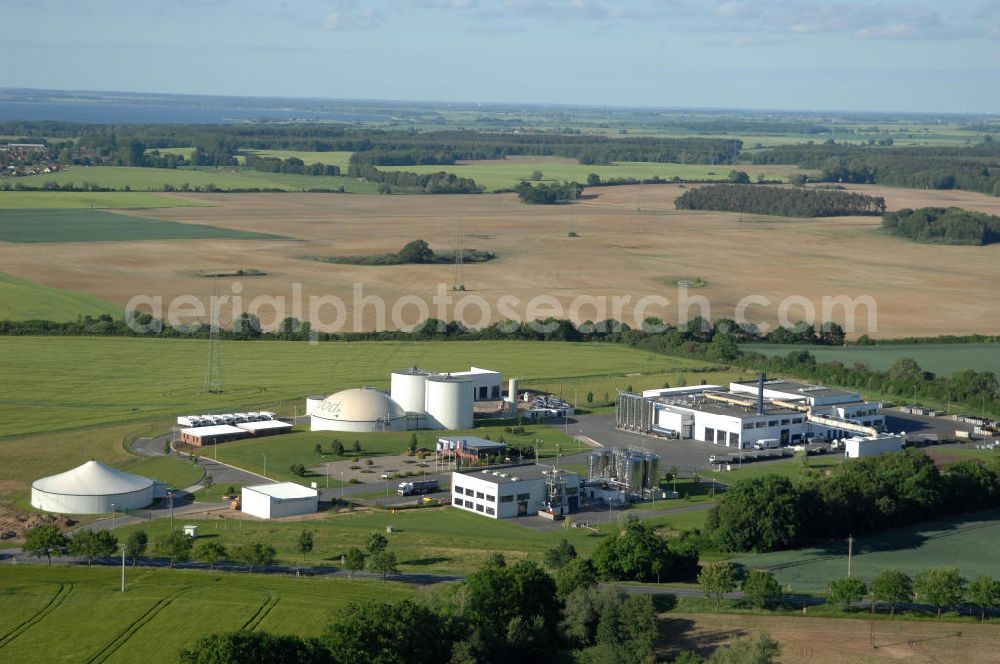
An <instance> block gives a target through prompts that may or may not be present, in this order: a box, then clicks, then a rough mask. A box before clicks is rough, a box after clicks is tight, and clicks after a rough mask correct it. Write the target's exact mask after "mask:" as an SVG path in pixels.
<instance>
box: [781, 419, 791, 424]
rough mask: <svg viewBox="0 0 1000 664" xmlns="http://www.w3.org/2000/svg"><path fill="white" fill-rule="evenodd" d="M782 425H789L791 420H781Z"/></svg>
mask: <svg viewBox="0 0 1000 664" xmlns="http://www.w3.org/2000/svg"><path fill="white" fill-rule="evenodd" d="M781 423H782V424H788V423H789V420H781Z"/></svg>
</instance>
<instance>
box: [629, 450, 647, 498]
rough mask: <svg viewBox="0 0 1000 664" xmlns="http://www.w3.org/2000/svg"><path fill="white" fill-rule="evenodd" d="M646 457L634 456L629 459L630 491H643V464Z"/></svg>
mask: <svg viewBox="0 0 1000 664" xmlns="http://www.w3.org/2000/svg"><path fill="white" fill-rule="evenodd" d="M645 461H646V460H645V459H643V458H642V457H641V456H633V457H629V459H628V476H627V477H628V488H629V491H641V490H642V480H643V466H645V465H646V464H645Z"/></svg>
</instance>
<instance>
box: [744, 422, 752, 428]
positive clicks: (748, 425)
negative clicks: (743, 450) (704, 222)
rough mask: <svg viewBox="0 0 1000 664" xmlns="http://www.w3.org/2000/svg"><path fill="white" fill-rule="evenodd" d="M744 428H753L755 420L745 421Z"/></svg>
mask: <svg viewBox="0 0 1000 664" xmlns="http://www.w3.org/2000/svg"><path fill="white" fill-rule="evenodd" d="M743 428H744V429H753V422H744V423H743Z"/></svg>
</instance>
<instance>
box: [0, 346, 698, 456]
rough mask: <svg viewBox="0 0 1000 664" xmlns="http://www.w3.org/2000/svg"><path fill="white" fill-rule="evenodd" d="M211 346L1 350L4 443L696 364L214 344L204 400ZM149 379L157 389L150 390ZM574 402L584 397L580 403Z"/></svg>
mask: <svg viewBox="0 0 1000 664" xmlns="http://www.w3.org/2000/svg"><path fill="white" fill-rule="evenodd" d="M207 343H208V342H207V341H204V340H188V339H142V338H87V337H76V338H63V337H32V338H28V337H5V338H0V356H2V357H4V358H5V366H4V369H5V371H4V372H3V373H2V375H0V413H2V416H3V420H4V421H5V422H6V423H7V424H6V426H5V428H4V431H3V432H2V434H0V437H2V436H8V437H9V436H17V435H23V434H28V433H40V432H45V431H56V430H60V429H69V428H79V427H84V426H91V425H96V424H110V423H129V422H132V423H134V422H139V421H149V420H151V419H155V418H160V421H161V423H166V426H167V427H169V425H170V422H171V421H172V420H173V418H174V417H175V416H177V415H187V414H190V413H197V412H209V411H211V412H226V411H232V410H244V409H248V408H249V409H253V408H254V407H256V408H257V409H259V408H261V407H267V406H271V407H272V410H276V411H277V412H279V413H280V414H282V415H291V414H293V412H294V410H295V409H296V408H298V409H299V412H300V413H301V412H302V408H303V406H304V402H303V399H304V397H305V395H307V394H316V393H324V394H328V393H331V392H335V391H337V390H340V389H344V388H347V387H357V386H360V385H371V386H374V387H388V383H389V374H390V373H391V371H392V370H393V369H398V368H400V367H412V366H421V367H432V368H437V369H440V370H452V371H455V370H459V369H465V368H467V367H469V366H470V365H473V364H477V365H478V364H483V363H486V364H487V365H488V366H489V367H491V368H493V369H496V370H498V371H502V372H503V373H504V374H506V375H508V376H521V377H522V378H525V379H527V380H538V381H545V382H547V383H555V382H557V381H558V380H559V379H573V378H578V377H581V376H591V377H593V378H594V379H595V380H605V379H607V378H608V377H613V376H620V377H621V383H622V385H623V386H624V385H625V384H627V383H629V382H633V381H634V380H636V378H635V377H634V376H629V377H626V374H648V375H657V376H659V377H658V378H657V380H659V381H661V383H662V381H663V380H665V378H664V376H667V377H669V375H672V374H674V373H675V372H676V371H677V369H678V368H683V369H685V370H691V369H693V368H696V367H697V366H698V363H697V362H696V361H694V360H686V359H681V358H674V357H667V356H663V355H655V354H653V353H648V352H645V351H640V350H635V349H631V348H626V347H624V346H618V345H613V344H574V343H558V342H546V343H537V342H536V343H533V342H527V341H524V342H521V341H497V342H489V341H471V342H458V343H435V342H406V341H400V342H395V341H394V342H357V343H342V342H329V343H326V342H325V343H321V344H317V345H310V344H308V343H304V342H288V343H285V342H272V341H260V342H238V341H234V342H226V341H224V342H222V344H221V360H222V366H223V378H224V382H225V388H226V392H225V393H224V394H206V393H205V392H204V378H205V359H206V357H207V353H208V345H207ZM150 377H155V380H151V379H150ZM581 398H582V395H581Z"/></svg>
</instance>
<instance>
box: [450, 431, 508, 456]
mask: <svg viewBox="0 0 1000 664" xmlns="http://www.w3.org/2000/svg"><path fill="white" fill-rule="evenodd" d="M437 451H438V453H439V454H444V455H446V456H450V455H451V454H452V453H454V454H455V456H460V457H465V458H476V459H483V458H486V457H487V456H496V455H498V454H503V453H504V452H506V451H507V444H506V443H498V442H496V441H493V440H486V439H485V438H479V437H478V436H445V437H443V438H438V441H437Z"/></svg>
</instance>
